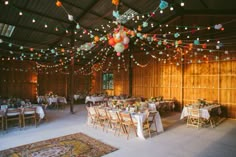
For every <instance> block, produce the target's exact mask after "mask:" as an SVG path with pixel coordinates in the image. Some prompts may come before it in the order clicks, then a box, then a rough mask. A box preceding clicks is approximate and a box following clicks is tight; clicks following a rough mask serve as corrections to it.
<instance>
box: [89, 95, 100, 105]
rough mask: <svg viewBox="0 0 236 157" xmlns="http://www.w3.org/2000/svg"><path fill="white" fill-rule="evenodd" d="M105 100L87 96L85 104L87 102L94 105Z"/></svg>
mask: <svg viewBox="0 0 236 157" xmlns="http://www.w3.org/2000/svg"><path fill="white" fill-rule="evenodd" d="M103 99H104V96H86V98H85V104H86V103H87V102H93V104H95V103H96V102H100V101H103Z"/></svg>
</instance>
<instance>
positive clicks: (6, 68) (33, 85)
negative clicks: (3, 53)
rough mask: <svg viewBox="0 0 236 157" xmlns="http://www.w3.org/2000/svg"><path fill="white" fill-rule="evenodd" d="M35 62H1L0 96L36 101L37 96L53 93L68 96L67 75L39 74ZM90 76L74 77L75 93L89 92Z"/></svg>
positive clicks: (77, 75)
mask: <svg viewBox="0 0 236 157" xmlns="http://www.w3.org/2000/svg"><path fill="white" fill-rule="evenodd" d="M35 67H36V65H35V63H34V62H29V61H1V62H0V72H1V75H0V96H1V97H18V98H28V99H31V101H36V96H37V95H45V94H47V93H48V92H49V91H53V92H54V93H55V94H57V95H60V96H65V97H67V96H68V79H69V76H68V75H67V74H62V73H53V74H51V73H49V74H45V73H43V74H38V73H37V71H36V69H35ZM89 86H90V76H83V75H79V74H76V75H74V93H76V92H78V91H79V92H87V91H88V90H89Z"/></svg>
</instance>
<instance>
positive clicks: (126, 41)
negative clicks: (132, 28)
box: [123, 36, 129, 45]
mask: <svg viewBox="0 0 236 157" xmlns="http://www.w3.org/2000/svg"><path fill="white" fill-rule="evenodd" d="M128 43H129V38H128V37H127V36H125V37H124V39H123V44H125V45H126V44H128Z"/></svg>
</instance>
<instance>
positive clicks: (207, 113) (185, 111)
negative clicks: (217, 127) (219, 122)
mask: <svg viewBox="0 0 236 157" xmlns="http://www.w3.org/2000/svg"><path fill="white" fill-rule="evenodd" d="M191 107H192V106H188V107H187V106H185V107H184V108H183V111H182V113H181V116H180V119H183V118H184V117H187V116H188V115H189V112H188V109H189V108H191ZM213 108H218V113H219V114H220V113H221V109H220V105H210V106H206V107H203V108H200V117H202V118H205V119H209V118H210V111H211V110H212V109H213Z"/></svg>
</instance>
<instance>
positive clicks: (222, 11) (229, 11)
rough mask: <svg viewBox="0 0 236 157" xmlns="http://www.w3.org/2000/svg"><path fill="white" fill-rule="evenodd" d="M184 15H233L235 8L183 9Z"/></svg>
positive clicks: (235, 13) (235, 12)
mask: <svg viewBox="0 0 236 157" xmlns="http://www.w3.org/2000/svg"><path fill="white" fill-rule="evenodd" d="M184 15H198V16H199V15H208V16H218V15H219V16H220V15H222V16H225V15H227V16H229V15H232V16H235V15H236V10H235V9H201V10H185V11H184Z"/></svg>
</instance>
